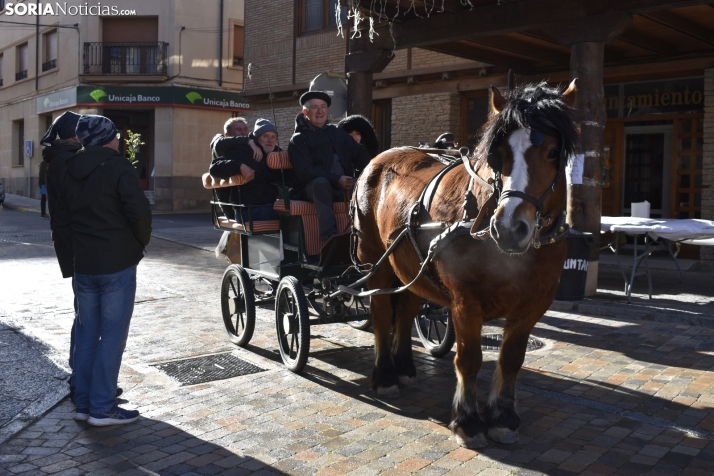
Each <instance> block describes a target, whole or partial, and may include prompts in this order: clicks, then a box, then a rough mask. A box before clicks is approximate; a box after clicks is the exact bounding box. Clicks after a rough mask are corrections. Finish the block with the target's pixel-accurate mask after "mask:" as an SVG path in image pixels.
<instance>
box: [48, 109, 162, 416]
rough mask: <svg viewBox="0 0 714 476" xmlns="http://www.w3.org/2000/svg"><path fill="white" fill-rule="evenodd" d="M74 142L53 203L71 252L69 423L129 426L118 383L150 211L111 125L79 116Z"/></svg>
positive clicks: (132, 412)
mask: <svg viewBox="0 0 714 476" xmlns="http://www.w3.org/2000/svg"><path fill="white" fill-rule="evenodd" d="M76 136H77V139H79V141H80V143H81V144H82V145H83V146H84V147H83V148H82V149H81V150H80V151H78V152H77V153H76V154H75V155H74V156H72V157H71V158H69V159H68V160H67V170H66V172H65V173H64V174H63V175H62V177H61V179H60V183H59V190H58V199H57V200H58V203H57V208H58V209H59V210H60V211H61V212H62V215H61V216H66V217H68V218H69V225H70V227H71V229H72V246H73V251H74V292H75V296H76V297H77V307H78V312H77V314H78V315H77V320H76V328H75V331H76V336H75V350H74V354H75V355H74V366H75V368H74V374H75V378H74V380H75V382H74V383H75V393H74V401H75V404H76V413H75V419H77V420H81V421H88V422H89V423H90V424H91V425H96V426H107V425H118V424H124V423H131V422H133V421H135V420H137V419H138V418H139V412H138V411H136V410H125V409H123V408H120V407H119V406H118V405H117V401H116V391H117V379H118V377H119V368H120V366H121V360H122V355H123V353H124V348H125V347H126V339H127V336H128V334H129V322H130V321H131V316H132V313H133V311H134V297H135V294H136V267H137V265H138V263H139V261H141V259H142V258H143V255H144V248H145V247H146V245H147V244H148V243H149V239H150V237H151V211H150V210H149V201H148V200H147V199H146V196H145V195H144V191H143V190H142V189H141V186H140V185H139V180H138V178H137V174H136V170H135V169H134V167H132V166H131V164H130V163H129V161H128V160H127V159H126V158H124V157H122V156H121V155H119V152H118V148H119V138H118V131H117V129H116V127H115V126H114V123H112V121H110V120H109V119H107V118H106V117H103V116H93V115H86V116H82V117H80V119H79V121H78V122H77V129H76Z"/></svg>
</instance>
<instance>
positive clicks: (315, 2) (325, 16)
mask: <svg viewBox="0 0 714 476" xmlns="http://www.w3.org/2000/svg"><path fill="white" fill-rule="evenodd" d="M337 2H338V0H302V3H301V9H300V13H301V15H302V18H301V20H300V31H301V33H306V32H310V31H319V30H326V29H331V28H335V26H336V25H337V20H336V18H335V11H336V9H337ZM340 13H341V20H342V24H343V25H346V23H347V8H346V7H343V8H342V10H340Z"/></svg>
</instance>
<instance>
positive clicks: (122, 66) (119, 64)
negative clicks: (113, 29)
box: [83, 41, 169, 81]
mask: <svg viewBox="0 0 714 476" xmlns="http://www.w3.org/2000/svg"><path fill="white" fill-rule="evenodd" d="M168 46H169V44H168V43H164V42H163V41H159V42H156V43H128V42H127V43H85V44H84V70H83V72H84V75H85V76H93V77H94V78H93V79H94V80H97V81H102V80H103V79H106V80H109V79H110V78H109V77H112V78H111V80H119V81H121V78H122V77H123V78H124V80H127V79H133V78H136V77H137V76H139V77H141V78H136V79H137V80H140V81H151V80H152V79H156V80H163V79H165V77H166V76H167V71H168V67H167V64H168V56H167V51H168ZM152 77H154V78H152Z"/></svg>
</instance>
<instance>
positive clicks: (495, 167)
mask: <svg viewBox="0 0 714 476" xmlns="http://www.w3.org/2000/svg"><path fill="white" fill-rule="evenodd" d="M576 90H577V83H576V80H573V82H572V83H570V85H569V87H568V88H567V89H566V90H565V91H564V92H561V90H559V89H555V88H551V87H549V86H548V85H547V84H546V83H545V82H542V83H540V84H532V85H527V86H524V87H521V88H519V89H515V90H513V91H510V92H508V93H507V94H506V95H505V96H504V95H502V94H501V93H500V92H499V90H498V89H497V88H495V87H491V95H490V96H491V97H490V108H491V115H490V116H491V117H490V119H489V120H488V122H487V123H486V124H485V125H484V127H483V128H482V129H481V131H480V134H481V140H480V142H479V144H478V145H477V147H476V148H475V150H474V153H473V155H472V156H471V157H466V156H465V157H464V165H465V166H458V167H451V168H450V169H449V170H448V171H446V172H445V174H444V175H443V176H442V177H441V179H440V181H439V182H438V184H436V185H435V186H434V187H433V189H434V192H433V194H432V197H431V202H430V207H429V209H428V212H427V211H426V209H425V207H423V206H421V207H420V206H415V203H418V202H419V199H420V196H421V195H420V194H422V191H423V190H425V187H426V186H427V184H429V183H430V180H431V179H432V178H433V177H434V176H436V175H437V174H438V172H439V171H442V170H444V168H445V165H444V164H443V163H442V162H440V161H439V160H437V159H436V158H434V157H432V156H430V155H428V154H427V153H425V152H422V151H419V150H418V149H415V148H407V147H402V148H396V149H391V150H388V151H385V152H383V153H382V154H380V155H379V156H378V157H376V158H375V159H373V160H372V161H371V162H370V164H369V165H368V166H367V167H366V168H365V170H364V171H363V172H362V174H361V176H360V177H359V179H358V180H357V182H356V186H355V192H354V194H353V204H352V206H353V209H354V213H353V230H354V231H353V233H356V235H357V243H356V258H357V259H358V260H359V262H360V263H372V264H374V263H377V262H378V260H379V259H380V258H381V257H383V256H384V255H385V253H386V252H387V249H388V248H389V247H390V246H392V252H391V254H390V255H389V257H388V261H387V260H384V264H383V265H382V266H380V267H379V268H378V269H376V271H375V272H374V274H373V275H372V276H371V277H369V279H368V280H367V285H368V287H369V289H371V290H375V289H383V288H389V287H390V286H394V285H400V284H402V285H403V284H404V283H411V282H413V283H412V284H411V285H410V286H409V287H408V288H407V289H406V290H404V289H402V290H400V292H399V294H391V295H389V294H379V293H377V294H374V295H372V297H371V304H370V311H371V314H372V326H373V329H374V341H375V364H374V369H373V373H372V385H373V388H374V390H375V391H376V393H377V395H378V396H379V397H385V398H396V397H398V396H399V387H400V386H410V385H413V384H414V383H415V377H416V368H415V366H414V363H413V360H412V349H411V330H412V322H413V318H414V316H415V315H416V314H417V311H418V309H419V305H420V303H421V302H422V299H428V300H429V301H432V302H435V303H438V304H439V305H442V306H446V307H448V308H450V309H451V313H452V314H451V322H452V324H453V326H454V330H455V334H456V355H455V358H454V367H455V371H456V377H457V387H456V392H455V394H454V399H453V406H452V418H451V423H450V425H449V428H450V429H451V430H452V432H453V434H454V436H455V438H456V440H457V441H458V443H459V444H460V445H461V446H465V447H469V448H481V447H484V446H486V445H487V441H488V440H487V436H488V437H489V438H491V439H493V440H495V441H498V442H502V443H515V442H517V441H518V427H519V425H520V417H519V415H518V412H517V411H516V379H517V376H518V371H519V370H520V368H521V366H522V365H523V361H524V358H525V351H526V345H527V343H528V338H529V336H530V333H531V330H532V329H533V327H534V326H535V324H536V323H537V322H538V320H539V319H540V318H541V317H542V316H543V314H544V313H545V312H546V311H547V309H548V308H549V306H550V305H551V303H552V301H553V299H554V297H555V293H556V289H557V286H558V278H559V276H560V272H561V270H562V268H563V263H564V261H565V257H566V253H567V245H566V241H564V240H563V238H564V237H565V236H567V233H568V230H567V226H568V225H567V223H565V220H566V213H565V209H566V196H567V194H566V179H565V173H564V168H565V165H566V161H567V159H568V157H570V156H571V155H573V153H574V151H575V150H576V148H577V147H578V130H577V128H576V126H575V124H574V123H573V120H572V119H571V115H570V114H571V108H572V107H573V105H574V104H575V99H576ZM415 210H417V211H418V213H417V212H415ZM410 215H414V216H417V218H418V219H417V220H411V221H410ZM474 217H476V219H475V220H474V224H473V228H472V229H471V230H470V232H467V233H458V234H455V235H454V236H451V238H450V241H449V242H448V244H447V245H445V246H443V247H441V248H440V249H439V251H438V253H436V254H435V255H434V256H433V259H432V260H431V261H430V262H429V263H428V264H427V266H423V264H424V259H425V258H424V256H425V255H428V251H427V250H428V249H429V247H430V243H432V244H433V241H432V240H433V239H434V237H435V236H437V235H439V234H440V233H443V230H444V229H446V228H449V229H456V228H458V226H456V225H459V223H462V224H463V223H465V222H466V223H467V224H468V223H470V222H469V221H468V219H474ZM485 217H490V218H489V219H488V220H485ZM482 220H484V221H482ZM414 223H416V224H417V225H423V226H420V227H418V228H419V229H418V231H416V232H415V233H414V235H413V238H412V239H410V240H401V241H400V242H399V243H396V245H395V240H397V237H398V235H399V234H400V233H401V232H402V231H404V230H405V227H409V226H414ZM425 223H431V224H432V225H436V226H431V227H429V226H426V225H424V224H425ZM480 223H482V224H485V225H487V228H484V229H483V230H481V231H479V230H478V229H476V228H477V226H478V225H479V224H480ZM462 228H463V227H462ZM393 245H394V246H393ZM541 245H542V246H541ZM422 268H425V272H424V273H421V274H420V269H422ZM499 318H503V319H505V326H504V335H503V342H502V345H501V350H500V354H499V357H498V364H497V370H496V372H495V374H494V376H493V380H492V385H491V389H490V394H489V397H488V401H487V402H486V404H485V405H484V406H483V407H482V408H481V409H479V404H478V401H477V398H476V389H477V380H476V379H477V374H478V372H479V369H480V367H481V363H482V353H481V329H482V326H483V323H484V322H487V321H491V320H494V319H499Z"/></svg>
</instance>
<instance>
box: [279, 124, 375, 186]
mask: <svg viewBox="0 0 714 476" xmlns="http://www.w3.org/2000/svg"><path fill="white" fill-rule="evenodd" d="M288 154H289V155H290V162H292V164H293V167H294V168H295V187H294V188H293V190H292V192H291V195H292V196H293V197H295V198H304V190H305V187H306V186H307V184H308V183H310V182H311V181H313V180H314V179H316V178H318V177H325V178H327V180H329V181H330V184H332V187H333V188H334V189H335V190H339V183H338V182H339V180H340V177H339V176H338V175H337V174H335V173H333V172H332V165H333V156H334V154H337V156H338V157H339V158H340V163H341V164H342V168H343V169H344V171H345V175H349V176H352V177H355V176H356V172H358V171H359V172H361V171H362V170H363V169H364V168H365V167H366V166H367V164H369V160H370V156H369V153H368V152H367V149H365V148H364V146H363V145H362V144H359V143H357V142H355V140H354V139H353V138H352V136H350V135H349V134H348V133H346V132H345V131H343V130H342V129H340V128H339V127H337V126H335V125H334V124H327V125H325V126H323V127H322V128H320V129H317V128H314V127H312V126H310V124H309V122H308V120H307V118H306V117H305V115H304V114H303V113H302V112H301V113H299V114H298V115H297V117H296V118H295V133H294V134H293V136H292V138H291V139H290V145H289V146H288Z"/></svg>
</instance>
